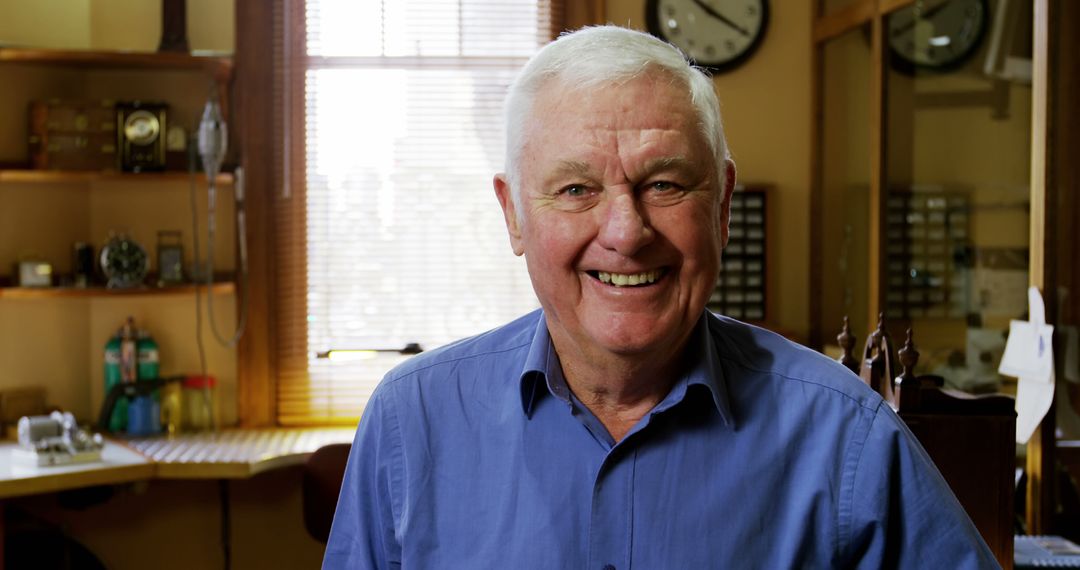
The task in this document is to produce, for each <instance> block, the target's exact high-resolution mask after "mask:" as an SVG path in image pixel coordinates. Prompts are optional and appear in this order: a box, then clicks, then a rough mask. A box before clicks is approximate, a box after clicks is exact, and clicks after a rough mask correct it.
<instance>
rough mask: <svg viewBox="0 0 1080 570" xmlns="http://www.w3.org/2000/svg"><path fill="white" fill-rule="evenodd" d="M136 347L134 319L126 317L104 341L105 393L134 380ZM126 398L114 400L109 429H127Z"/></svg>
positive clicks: (115, 430)
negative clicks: (112, 334)
mask: <svg viewBox="0 0 1080 570" xmlns="http://www.w3.org/2000/svg"><path fill="white" fill-rule="evenodd" d="M136 361H137V348H136V339H135V319H134V318H132V317H128V318H127V320H126V321H125V322H124V324H123V326H121V327H120V330H118V331H117V333H116V336H113V337H112V338H110V339H109V341H108V342H106V343H105V393H106V394H108V393H109V390H112V388H113V386H115V385H117V384H119V383H121V382H134V381H135V378H136V377H137V372H138V370H137V362H136ZM128 404H129V402H128V399H127V398H126V397H123V396H122V397H120V398H118V399H117V400H116V405H115V406H114V407H113V411H112V415H111V416H109V431H111V432H118V431H123V430H125V429H127V423H128Z"/></svg>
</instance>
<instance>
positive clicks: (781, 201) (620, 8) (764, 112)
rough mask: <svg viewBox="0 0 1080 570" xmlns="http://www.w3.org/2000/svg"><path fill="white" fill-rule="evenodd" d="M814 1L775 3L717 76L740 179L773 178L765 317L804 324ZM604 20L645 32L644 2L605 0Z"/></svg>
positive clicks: (780, 323) (799, 328) (795, 327)
mask: <svg viewBox="0 0 1080 570" xmlns="http://www.w3.org/2000/svg"><path fill="white" fill-rule="evenodd" d="M812 4H813V2H801V1H800V2H773V3H772V4H771V7H772V12H771V13H770V19H769V28H768V30H767V31H766V36H765V39H764V42H763V43H762V45H761V46H760V48H759V49H758V51H757V52H756V53H755V54H754V55H753V56H752V57H751V58H750V59H749V60H748V61H747V62H746V63H744V64H743V65H742V66H740V67H738V68H737V69H735V70H733V71H730V72H727V73H724V74H721V75H718V76H716V78H715V83H716V90H717V93H718V94H719V96H720V105H721V110H722V112H723V117H724V128H725V129H726V134H727V138H728V143H729V144H730V146H731V151H732V154H733V155H734V158H735V163H736V165H737V167H738V176H739V179H740V180H742V181H745V182H754V183H771V184H774V185H775V188H774V191H773V192H772V194H770V195H769V198H768V199H769V200H770V205H769V209H770V211H769V214H770V216H772V219H771V220H770V221H769V224H770V227H771V229H770V234H769V240H771V243H770V245H769V252H768V255H769V258H770V261H769V268H768V272H769V274H768V286H769V299H768V303H769V309H768V310H769V321H770V323H771V324H772V325H773V326H776V327H777V328H779V329H782V330H784V331H789V332H791V333H793V334H794V335H795V337H796V338H799V339H802V338H805V336H806V333H807V330H808V327H809V310H808V306H807V302H808V299H809V297H808V293H807V287H808V285H809V271H810V264H809V259H808V256H809V252H810V249H809V246H808V245H807V244H808V243H809V239H810V219H809V217H808V216H807V212H808V211H809V209H810V22H811V14H812V13H811V5H812ZM607 20H608V21H609V22H611V23H615V24H619V25H629V26H631V27H634V28H638V29H645V1H644V0H607Z"/></svg>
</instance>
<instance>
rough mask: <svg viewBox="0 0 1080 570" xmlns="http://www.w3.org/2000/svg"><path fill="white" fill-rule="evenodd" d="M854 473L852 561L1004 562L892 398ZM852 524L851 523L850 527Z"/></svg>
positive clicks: (882, 564)
mask: <svg viewBox="0 0 1080 570" xmlns="http://www.w3.org/2000/svg"><path fill="white" fill-rule="evenodd" d="M844 477H845V478H847V479H849V481H850V483H851V484H850V485H847V488H848V489H850V492H851V495H850V496H849V497H847V498H846V500H848V501H850V505H851V508H850V510H849V511H848V512H849V513H850V520H849V521H846V522H847V523H848V524H846V525H845V524H844V523H843V522H842V528H841V547H842V559H843V560H845V561H846V563H844V564H842V566H843V567H846V568H867V569H869V568H874V569H877V568H956V569H968V568H999V566H998V563H997V561H996V560H995V559H994V555H993V553H992V552H991V551H990V548H989V547H988V546H987V545H986V542H985V541H983V539H982V536H981V535H980V534H979V531H978V529H976V528H975V525H974V523H972V522H971V519H970V518H969V517H968V515H967V513H966V512H965V511H964V509H963V507H962V506H961V505H960V502H959V501H957V499H956V496H955V495H953V493H952V490H951V489H949V486H948V483H946V482H945V479H944V478H943V477H942V476H941V474H940V473H939V472H938V470H937V467H935V466H934V463H933V461H931V459H930V457H929V456H928V455H927V454H926V451H925V450H923V448H922V446H921V445H920V444H919V442H918V440H917V439H916V438H915V436H914V434H912V433H911V431H910V430H908V428H907V426H906V425H905V424H904V423H903V421H902V420H901V419H900V418H899V417H898V416H897V415H896V413H895V412H893V411H892V409H891V408H889V407H888V406H887V405H886V404H885V403H884V402H882V404H881V405H879V406H878V407H877V410H876V412H875V414H874V416H873V417H872V419H871V421H870V423H869V426H868V429H867V431H866V437H865V440H864V443H863V444H862V446H861V450H860V452H859V457H858V460H857V461H856V462H855V468H854V471H853V472H852V473H845V474H844ZM844 527H846V528H844Z"/></svg>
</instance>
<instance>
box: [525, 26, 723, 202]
mask: <svg viewBox="0 0 1080 570" xmlns="http://www.w3.org/2000/svg"><path fill="white" fill-rule="evenodd" d="M656 72H660V73H666V74H667V75H669V76H670V77H671V78H672V80H673V81H674V83H675V84H676V85H679V86H681V87H685V88H686V90H687V94H688V95H689V97H690V103H691V104H692V106H693V108H694V111H695V114H696V115H697V118H698V126H699V128H700V129H701V133H702V135H704V138H705V141H706V143H707V144H708V145H709V150H710V151H712V154H713V156H714V158H715V160H716V173H717V177H718V181H719V184H720V188H719V189H718V190H719V192H718V197H717V204H718V205H719V203H720V202H721V201H722V200H721V199H722V198H723V192H724V188H725V186H726V184H725V183H726V176H727V174H726V172H727V169H726V168H725V164H724V163H725V161H726V160H727V159H728V157H729V154H728V148H727V142H726V141H725V139H724V127H723V125H722V124H721V121H720V102H719V100H718V99H717V97H716V92H715V91H714V90H713V83H712V80H711V79H710V78H709V76H707V75H706V74H705V73H704V72H702V71H701V70H700V69H697V68H696V67H693V66H691V65H690V64H689V62H687V59H686V57H685V56H683V54H682V52H681V51H679V49H678V48H676V47H674V46H672V45H670V44H668V43H665V42H663V41H661V40H659V39H657V38H655V37H653V36H651V35H649V34H646V33H643V32H638V31H635V30H629V29H626V28H620V27H618V26H610V25H608V26H592V27H585V28H581V29H580V30H577V31H574V32H567V33H563V34H562V35H561V36H559V37H558V38H557V39H555V40H554V41H552V42H550V43H548V44H547V45H546V46H544V47H543V48H541V49H540V51H538V52H536V54H535V55H533V57H532V58H531V59H530V60H529V62H528V63H526V64H525V67H524V68H523V69H522V70H521V72H520V73H519V74H518V76H517V78H516V79H515V80H514V82H513V83H511V84H510V89H509V91H508V92H507V95H506V105H505V109H506V176H507V179H508V182H509V183H510V190H511V193H512V196H513V199H514V203H515V205H516V206H517V208H516V210H517V212H518V216H519V217H520V215H521V212H522V209H521V201H520V200H521V153H522V150H523V148H524V146H525V141H524V140H523V139H524V133H525V127H526V125H527V123H528V121H529V120H530V119H531V115H532V110H533V104H534V102H535V99H536V95H537V94H538V93H539V92H540V91H541V90H542V89H543V88H544V87H545V86H546V85H548V84H549V83H551V82H553V81H556V80H558V81H560V82H561V83H563V84H568V85H572V86H574V88H575V89H590V88H597V87H604V86H609V85H613V84H614V85H617V84H621V83H625V82H627V81H630V80H632V79H635V78H638V77H641V76H644V75H646V74H648V73H656ZM718 207H719V206H718Z"/></svg>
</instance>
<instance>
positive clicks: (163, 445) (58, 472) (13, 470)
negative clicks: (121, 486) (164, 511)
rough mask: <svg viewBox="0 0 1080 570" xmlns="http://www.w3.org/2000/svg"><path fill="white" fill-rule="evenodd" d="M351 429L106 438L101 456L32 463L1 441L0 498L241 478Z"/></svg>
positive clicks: (348, 436) (299, 459) (342, 438)
mask: <svg viewBox="0 0 1080 570" xmlns="http://www.w3.org/2000/svg"><path fill="white" fill-rule="evenodd" d="M354 432H355V430H354V429H353V428H305V429H284V428H283V429H257V430H246V429H231V430H223V431H220V432H216V433H214V432H204V433H193V434H182V435H178V436H175V437H155V438H137V439H113V438H108V439H106V440H105V448H104V449H103V450H102V454H101V455H102V457H101V461H95V462H92V463H80V464H74V465H60V466H47V467H34V466H30V465H23V464H20V463H18V462H16V461H14V460H13V459H12V451H14V450H15V449H16V447H17V444H15V443H0V500H2V499H7V498H11V497H21V496H25V495H35V494H39V493H53V492H57V491H64V490H67V489H77V488H80V487H92V486H95V485H111V484H118V483H130V482H133V481H146V480H151V479H246V478H248V477H251V476H253V475H256V474H258V473H261V472H263V471H267V470H270V469H277V468H279V467H286V466H289V465H299V464H301V463H303V462H304V461H306V460H307V458H308V456H309V455H311V454H312V453H313V452H314V451H315V450H316V449H318V448H320V447H322V446H323V445H327V444H330V443H338V442H350V441H352V437H353V433H354Z"/></svg>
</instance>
